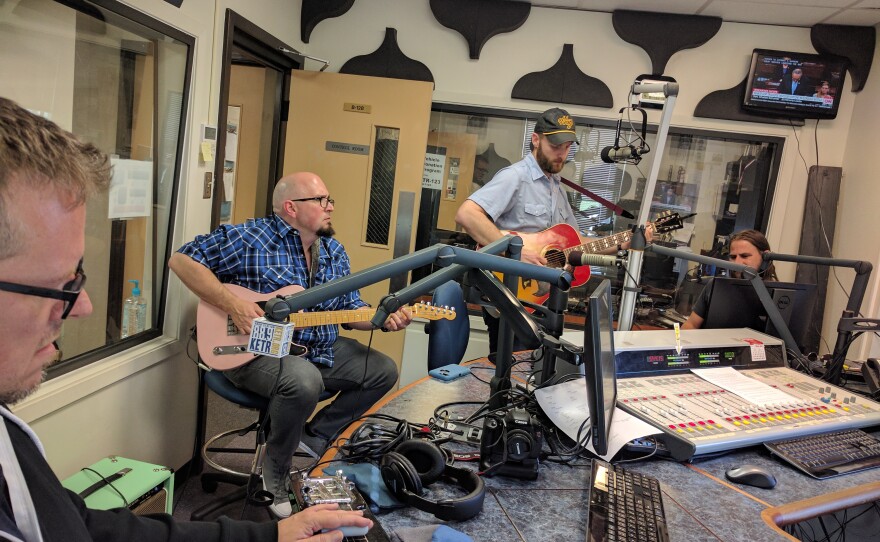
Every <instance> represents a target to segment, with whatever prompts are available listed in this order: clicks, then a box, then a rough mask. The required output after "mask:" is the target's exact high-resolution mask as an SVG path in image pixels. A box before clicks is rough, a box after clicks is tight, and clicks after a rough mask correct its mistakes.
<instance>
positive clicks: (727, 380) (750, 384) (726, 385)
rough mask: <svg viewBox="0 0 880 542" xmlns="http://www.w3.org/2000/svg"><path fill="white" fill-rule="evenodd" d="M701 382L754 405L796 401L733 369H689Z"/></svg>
mask: <svg viewBox="0 0 880 542" xmlns="http://www.w3.org/2000/svg"><path fill="white" fill-rule="evenodd" d="M691 372H692V373H694V374H695V375H697V376H698V377H700V378H702V379H703V380H705V381H707V382H710V383H712V384H715V385H716V386H718V387H719V388H723V389H725V390H727V391H729V392H731V393H735V394H736V395H738V396H739V397H741V398H743V399H745V400H746V401H748V402H750V403H754V404H756V405H767V406H771V407H772V406H775V405H784V404H788V403H796V402H797V401H798V399H797V398H796V397H793V396H791V395H789V394H787V393H785V392H784V391H780V390H778V389H776V388H774V387H772V386H768V385H767V384H764V383H763V382H760V381H758V380H755V379H754V378H751V377H748V376H746V375H744V374H742V373H740V372H739V371H737V370H736V369H734V368H733V367H714V368H711V369H691Z"/></svg>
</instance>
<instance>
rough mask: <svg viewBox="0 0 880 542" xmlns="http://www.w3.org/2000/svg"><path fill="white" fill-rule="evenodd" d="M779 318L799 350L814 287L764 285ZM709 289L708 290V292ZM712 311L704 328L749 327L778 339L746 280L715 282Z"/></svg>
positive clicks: (796, 284)
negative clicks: (780, 317)
mask: <svg viewBox="0 0 880 542" xmlns="http://www.w3.org/2000/svg"><path fill="white" fill-rule="evenodd" d="M764 285H765V286H766V287H767V290H768V291H769V292H770V296H771V297H772V298H773V302H774V304H775V305H776V308H777V309H778V310H779V314H780V315H781V316H782V320H783V321H784V322H785V325H787V326H788V330H789V332H790V333H791V336H792V337H793V338H794V340H795V342H796V343H797V344H798V346H801V347H802V346H803V345H804V343H805V341H806V336H807V331H809V322H810V318H811V313H812V308H813V300H814V298H815V296H814V295H813V292H814V290H815V289H816V285H815V284H801V283H795V282H765V283H764ZM708 287H709V286H707V288H708ZM711 287H712V292H711V297H710V298H709V310H708V311H706V317H705V321H704V322H703V327H704V328H706V329H722V328H736V327H749V328H752V329H754V330H756V331H762V332H764V333H767V334H768V335H773V336H774V337H779V332H778V331H777V330H776V327H775V326H774V325H773V322H771V321H770V319H769V318H768V317H767V311H765V310H764V305H763V304H762V303H761V300H760V298H758V292H756V291H755V288H754V287H753V286H752V283H751V282H750V281H748V280H745V279H729V278H715V279H713V281H712V284H711ZM780 338H781V337H780Z"/></svg>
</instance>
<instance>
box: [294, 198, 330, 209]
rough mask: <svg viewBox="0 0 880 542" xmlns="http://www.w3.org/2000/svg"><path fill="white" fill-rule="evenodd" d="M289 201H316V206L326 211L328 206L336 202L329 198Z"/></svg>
mask: <svg viewBox="0 0 880 542" xmlns="http://www.w3.org/2000/svg"><path fill="white" fill-rule="evenodd" d="M290 201H317V202H318V205H320V206H321V208H322V209H326V208H327V206H328V205H333V204H335V203H336V201H334V200H333V198H331V197H330V196H315V197H313V198H299V199H292V200H290Z"/></svg>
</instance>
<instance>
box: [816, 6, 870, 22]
mask: <svg viewBox="0 0 880 542" xmlns="http://www.w3.org/2000/svg"><path fill="white" fill-rule="evenodd" d="M822 22H823V23H824V24H847V25H853V26H874V25H875V24H877V23H880V10H875V9H847V10H844V11H843V12H842V13H838V14H836V15H832V16H831V17H829V18H828V19H826V20H824V21H822Z"/></svg>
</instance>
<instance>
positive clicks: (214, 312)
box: [196, 284, 455, 371]
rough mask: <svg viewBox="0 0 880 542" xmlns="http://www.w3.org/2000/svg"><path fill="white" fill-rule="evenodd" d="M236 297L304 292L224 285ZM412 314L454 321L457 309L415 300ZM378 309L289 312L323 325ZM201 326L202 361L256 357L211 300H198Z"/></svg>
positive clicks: (237, 362)
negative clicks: (258, 291)
mask: <svg viewBox="0 0 880 542" xmlns="http://www.w3.org/2000/svg"><path fill="white" fill-rule="evenodd" d="M223 286H225V287H226V289H228V290H229V291H230V292H232V293H233V294H234V295H235V296H236V297H239V298H241V299H245V300H247V301H253V302H254V303H257V304H260V303H265V302H266V301H268V300H269V299H271V298H273V297H276V296H288V295H291V294H295V293H297V292H301V291H302V290H303V288H302V286H287V287H285V288H281V289H280V290H277V291H275V292H271V293H268V294H260V293H257V292H254V291H252V290H248V289H247V288H243V287H241V286H237V285H235V284H224V285H223ZM409 308H410V310H411V311H412V315H413V317H418V318H424V319H426V320H452V319H454V318H455V309H449V308H445V307H437V306H434V305H431V304H430V303H416V304H415V305H412V306H410V307H409ZM375 314H376V311H375V310H367V309H360V310H343V311H322V312H295V313H292V314H291V315H290V322H291V323H293V325H294V326H295V327H298V328H299V327H312V326H323V325H328V324H348V323H352V322H368V321H370V320H371V319H372V318H373V316H375ZM196 326H197V329H198V345H199V356H201V358H202V361H204V362H205V364H206V365H207V366H208V367H210V368H212V369H217V370H220V371H225V370H227V369H234V368H236V367H240V366H242V365H244V364H246V363H248V362H250V361H251V360H253V359H254V358H255V357H256V356H255V355H254V354H253V353H251V352H248V351H247V343H248V337H249V335H248V334H247V333H242V332H241V331H240V330H239V329H238V327H236V325H235V324H234V323H233V322H232V317H230V316H229V315H228V314H226V313H225V312H223V311H222V310H220V309H218V308H217V307H215V306H214V305H211V304H210V303H206V302H204V301H202V302H200V303H199V308H198V311H197V312H196ZM290 351H291V353H292V354H294V355H298V356H301V355H303V354H305V353H306V352H307V349H306V347H304V346H302V345H299V344H295V343H294V344H292V345H291V348H290Z"/></svg>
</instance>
